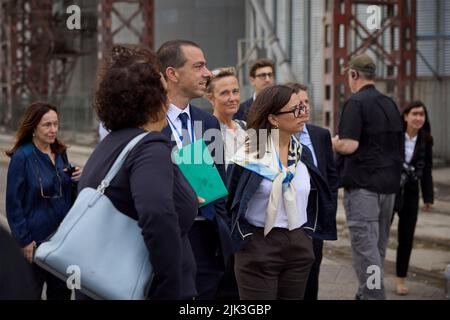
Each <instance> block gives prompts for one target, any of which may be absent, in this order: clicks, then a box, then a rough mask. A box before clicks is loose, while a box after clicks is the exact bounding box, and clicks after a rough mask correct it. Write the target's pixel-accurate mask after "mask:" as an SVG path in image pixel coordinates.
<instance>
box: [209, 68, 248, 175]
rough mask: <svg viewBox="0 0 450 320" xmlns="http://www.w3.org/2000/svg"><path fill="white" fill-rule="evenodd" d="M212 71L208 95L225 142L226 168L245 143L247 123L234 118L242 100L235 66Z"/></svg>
mask: <svg viewBox="0 0 450 320" xmlns="http://www.w3.org/2000/svg"><path fill="white" fill-rule="evenodd" d="M211 73H212V77H211V79H210V80H209V81H208V84H207V94H206V97H207V99H208V100H209V102H210V103H211V104H212V106H213V109H214V116H215V117H216V118H217V119H218V120H219V123H220V130H221V131H222V136H223V140H224V144H225V168H227V167H228V164H229V160H230V159H231V158H232V157H233V155H234V154H235V153H236V151H237V150H238V149H239V148H240V147H241V146H242V145H243V144H244V141H245V136H246V133H245V129H246V123H245V121H243V120H233V116H234V115H235V114H236V112H238V110H239V103H240V100H241V94H240V90H239V82H238V79H237V77H236V71H235V69H234V68H233V67H228V68H219V69H215V70H213V71H212V72H211Z"/></svg>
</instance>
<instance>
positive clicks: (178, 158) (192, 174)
mask: <svg viewBox="0 0 450 320" xmlns="http://www.w3.org/2000/svg"><path fill="white" fill-rule="evenodd" d="M172 159H173V161H174V162H175V163H176V164H177V165H178V166H179V167H180V170H181V172H182V173H183V174H184V176H185V177H186V179H187V180H188V181H189V184H190V185H191V187H192V189H194V191H195V193H196V194H197V196H199V197H200V198H203V199H205V202H204V203H202V204H199V207H202V206H204V205H206V204H208V203H211V202H213V201H215V200H217V199H219V198H222V197H225V196H226V195H228V190H227V188H226V187H225V185H224V183H223V181H222V178H221V177H220V174H219V171H217V168H216V167H215V164H214V160H213V159H212V157H211V154H210V153H209V150H208V148H207V147H206V144H205V141H204V140H203V139H200V140H197V141H195V142H194V143H191V144H189V145H187V146H185V147H183V148H181V149H179V150H176V151H174V152H173V153H172Z"/></svg>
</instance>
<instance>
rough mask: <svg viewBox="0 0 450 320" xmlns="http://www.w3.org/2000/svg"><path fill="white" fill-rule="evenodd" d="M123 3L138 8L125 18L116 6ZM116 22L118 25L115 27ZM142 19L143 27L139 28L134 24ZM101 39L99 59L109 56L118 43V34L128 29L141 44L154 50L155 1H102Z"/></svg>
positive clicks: (99, 7)
mask: <svg viewBox="0 0 450 320" xmlns="http://www.w3.org/2000/svg"><path fill="white" fill-rule="evenodd" d="M121 3H129V4H135V5H136V8H135V10H134V11H133V12H131V15H129V16H128V17H125V15H124V13H123V12H120V10H118V9H117V8H116V7H115V5H116V4H121ZM113 18H114V19H115V20H114V21H117V22H118V25H115V26H113ZM139 18H142V21H143V26H139V27H137V26H136V25H134V24H133V23H134V22H135V21H136V20H138V19H139ZM98 19H99V23H98V25H99V37H98V50H99V51H98V59H99V60H102V59H103V57H105V56H107V55H108V53H109V51H110V49H111V47H112V46H113V45H114V44H116V43H119V42H120V43H124V41H118V40H117V36H118V34H119V33H120V32H121V31H122V30H124V29H127V30H128V31H130V32H131V33H133V34H134V35H136V37H137V38H138V39H139V43H140V44H143V45H146V46H148V47H150V48H152V49H153V47H154V1H153V0H100V1H99V4H98Z"/></svg>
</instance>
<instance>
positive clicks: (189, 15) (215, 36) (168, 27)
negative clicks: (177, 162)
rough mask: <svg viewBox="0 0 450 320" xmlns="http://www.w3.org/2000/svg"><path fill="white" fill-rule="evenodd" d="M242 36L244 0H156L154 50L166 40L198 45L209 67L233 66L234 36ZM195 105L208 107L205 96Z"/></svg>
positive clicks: (196, 100) (235, 57) (234, 54)
mask: <svg viewBox="0 0 450 320" xmlns="http://www.w3.org/2000/svg"><path fill="white" fill-rule="evenodd" d="M244 36H245V1H242V0H227V1H223V0H155V50H157V49H158V48H159V46H160V45H161V44H162V43H164V42H165V41H168V40H173V39H186V40H191V41H194V42H196V43H198V44H199V45H200V47H201V48H202V49H203V52H204V54H205V58H206V60H207V63H208V67H209V68H210V69H214V68H217V67H224V66H235V65H236V63H237V40H238V39H239V38H243V37H244ZM193 103H195V105H197V106H199V107H202V108H204V109H209V108H210V105H209V103H208V102H207V101H206V100H204V99H195V101H194V102H193Z"/></svg>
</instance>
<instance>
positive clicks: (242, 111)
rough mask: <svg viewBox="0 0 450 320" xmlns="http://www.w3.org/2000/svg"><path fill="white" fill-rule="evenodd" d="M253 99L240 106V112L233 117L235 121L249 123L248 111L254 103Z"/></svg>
mask: <svg viewBox="0 0 450 320" xmlns="http://www.w3.org/2000/svg"><path fill="white" fill-rule="evenodd" d="M253 101H254V100H253V97H251V98H250V99H248V100H245V101H244V102H242V103H241V104H240V105H239V110H238V112H236V113H235V114H234V116H233V119H235V120H244V121H247V113H248V109H250V107H251V105H252V103H253Z"/></svg>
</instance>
